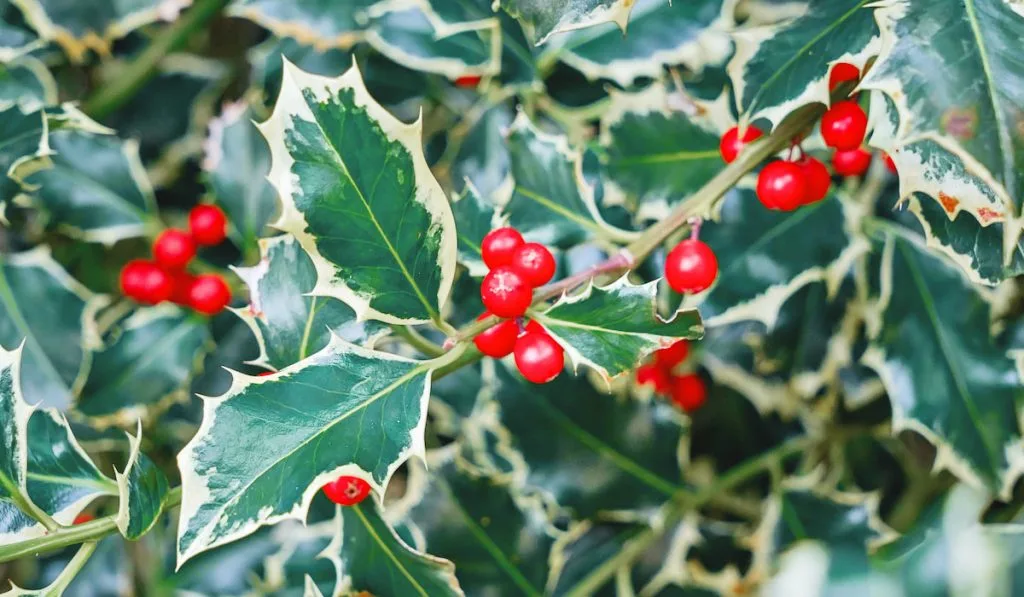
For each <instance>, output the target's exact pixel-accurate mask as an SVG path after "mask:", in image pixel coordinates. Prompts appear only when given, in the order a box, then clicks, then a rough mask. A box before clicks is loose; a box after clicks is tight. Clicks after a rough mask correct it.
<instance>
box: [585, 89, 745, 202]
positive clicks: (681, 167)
mask: <svg viewBox="0 0 1024 597" xmlns="http://www.w3.org/2000/svg"><path fill="white" fill-rule="evenodd" d="M676 93H678V92H676ZM676 93H671V92H670V91H669V90H668V88H666V86H665V85H661V84H654V85H651V86H649V87H647V88H646V89H645V90H643V91H639V92H636V93H627V92H618V91H612V92H611V98H612V102H611V104H610V106H609V107H608V109H607V110H606V111H605V112H604V114H603V115H602V117H601V139H600V140H601V145H602V146H603V147H604V148H605V152H604V154H603V155H602V162H603V163H604V165H605V166H606V170H605V175H606V176H607V179H606V180H605V193H606V194H607V196H609V197H615V198H616V199H615V201H616V202H618V203H625V201H626V197H629V198H634V199H636V202H637V203H639V207H638V208H637V217H638V218H641V219H657V218H661V217H664V216H666V215H667V214H668V212H669V210H670V208H671V207H672V206H674V205H675V204H677V203H678V202H680V201H683V200H684V199H686V198H687V197H689V196H690V195H692V194H693V193H695V192H697V191H698V190H699V189H701V188H702V187H703V186H704V185H705V184H707V182H708V181H710V180H711V179H712V178H714V177H715V175H716V174H718V173H719V172H720V171H721V170H722V169H723V168H725V163H724V162H723V161H722V157H721V155H720V154H719V151H718V142H719V137H720V133H719V132H718V130H716V128H717V127H715V126H714V125H713V124H712V123H711V121H710V119H708V118H704V117H701V116H698V115H696V114H694V115H692V116H691V115H689V114H687V113H686V112H684V111H681V110H678V109H674V103H673V99H674V98H676V99H678V96H677V95H676Z"/></svg>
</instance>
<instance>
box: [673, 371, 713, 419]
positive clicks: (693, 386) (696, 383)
mask: <svg viewBox="0 0 1024 597" xmlns="http://www.w3.org/2000/svg"><path fill="white" fill-rule="evenodd" d="M707 399H708V390H707V387H706V386H705V385H704V380H703V379H701V378H700V376H698V375H696V374H694V373H691V374H689V375H680V376H678V377H674V378H672V402H674V403H675V404H676V406H678V407H679V408H681V409H683V410H684V411H686V412H688V413H692V412H693V411H695V410H697V409H698V408H700V407H701V405H703V404H704V402H706V401H707Z"/></svg>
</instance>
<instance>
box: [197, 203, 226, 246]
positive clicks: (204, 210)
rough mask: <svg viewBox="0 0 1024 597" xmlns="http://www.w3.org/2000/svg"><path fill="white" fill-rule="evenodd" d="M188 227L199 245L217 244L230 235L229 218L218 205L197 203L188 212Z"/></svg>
mask: <svg viewBox="0 0 1024 597" xmlns="http://www.w3.org/2000/svg"><path fill="white" fill-rule="evenodd" d="M188 229H189V232H191V233H192V240H194V241H195V242H196V244H197V245H203V246H212V245H217V244H220V243H221V242H222V241H223V240H224V239H225V238H226V237H227V235H228V219H227V217H225V216H224V212H222V211H221V210H220V208H219V207H217V206H216V205H197V206H195V207H193V208H192V211H191V213H189V214H188Z"/></svg>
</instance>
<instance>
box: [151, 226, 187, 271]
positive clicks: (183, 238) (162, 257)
mask: <svg viewBox="0 0 1024 597" xmlns="http://www.w3.org/2000/svg"><path fill="white" fill-rule="evenodd" d="M195 256H196V245H195V243H194V242H192V237H191V236H189V234H188V233H187V232H185V231H184V230H176V229H174V228H171V229H170V230H164V231H163V232H161V233H160V236H158V237H156V242H154V243H153V257H154V258H155V259H156V262H157V263H159V264H160V265H161V266H163V267H165V268H167V269H184V268H185V266H186V265H188V262H189V261H192V258H193V257H195Z"/></svg>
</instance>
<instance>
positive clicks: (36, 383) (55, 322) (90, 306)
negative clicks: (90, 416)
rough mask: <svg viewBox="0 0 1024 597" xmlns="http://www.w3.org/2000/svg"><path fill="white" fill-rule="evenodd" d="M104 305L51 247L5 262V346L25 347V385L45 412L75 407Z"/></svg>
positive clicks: (1, 305)
mask: <svg viewBox="0 0 1024 597" xmlns="http://www.w3.org/2000/svg"><path fill="white" fill-rule="evenodd" d="M100 302H102V299H99V298H98V297H94V296H93V295H92V294H91V293H90V292H89V291H88V290H86V289H85V288H84V287H82V286H81V285H80V284H78V282H76V281H75V280H74V279H72V278H71V276H69V275H68V274H67V272H65V271H64V270H63V269H61V267H60V265H59V264H57V262H56V261H54V260H53V257H51V256H50V252H49V250H48V249H47V248H46V247H39V248H36V249H33V250H31V251H27V252H24V253H14V254H9V255H7V256H4V257H0V345H3V346H5V347H11V348H13V347H15V346H18V345H19V344H21V343H22V342H24V357H23V363H22V370H21V371H22V373H21V383H22V386H23V387H24V388H25V392H26V394H27V395H29V396H31V397H32V399H33V400H35V401H38V403H39V404H41V405H42V406H44V407H56V408H60V409H65V408H67V407H68V406H70V405H71V396H72V393H73V391H74V388H76V387H77V386H78V385H79V384H80V383H81V381H82V379H83V378H84V375H85V373H86V372H87V369H88V367H89V353H88V352H87V351H86V348H85V345H86V343H87V342H89V341H90V333H91V332H90V330H91V325H92V316H93V313H94V311H95V309H96V308H97V307H98V306H99V304H100ZM41 304H45V305H47V308H46V309H40V308H39V305H41Z"/></svg>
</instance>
